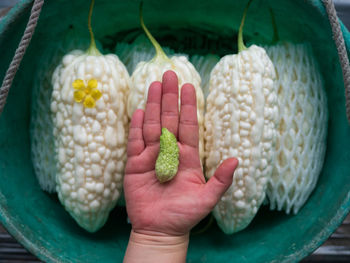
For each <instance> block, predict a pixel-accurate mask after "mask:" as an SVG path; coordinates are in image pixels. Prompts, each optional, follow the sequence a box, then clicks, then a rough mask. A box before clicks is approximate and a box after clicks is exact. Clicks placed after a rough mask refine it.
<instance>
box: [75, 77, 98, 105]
mask: <svg viewBox="0 0 350 263" xmlns="http://www.w3.org/2000/svg"><path fill="white" fill-rule="evenodd" d="M73 88H74V89H75V91H74V100H75V101H76V102H78V103H80V102H83V105H84V106H85V107H86V108H94V107H95V106H96V101H97V100H98V99H99V98H101V96H102V93H101V91H99V90H98V89H97V80H96V79H90V80H89V81H88V84H87V86H85V83H84V81H83V80H82V79H76V80H75V81H74V82H73Z"/></svg>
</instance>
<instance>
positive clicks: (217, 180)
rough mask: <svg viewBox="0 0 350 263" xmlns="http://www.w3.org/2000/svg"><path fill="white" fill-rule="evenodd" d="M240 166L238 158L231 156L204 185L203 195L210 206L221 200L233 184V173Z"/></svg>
mask: <svg viewBox="0 0 350 263" xmlns="http://www.w3.org/2000/svg"><path fill="white" fill-rule="evenodd" d="M237 166H238V160H237V159H236V158H229V159H226V160H225V161H223V162H222V163H221V164H220V166H219V167H218V168H217V169H216V171H215V173H214V175H213V176H212V177H211V178H210V179H209V181H208V182H207V183H206V184H205V186H204V189H203V190H204V193H203V195H202V196H203V197H205V198H206V200H207V201H208V205H209V206H210V207H214V206H215V205H216V203H217V202H219V200H220V198H221V196H222V195H223V194H224V193H225V192H226V191H227V189H228V188H229V187H230V186H231V184H232V179H233V173H234V171H235V170H236V168H237Z"/></svg>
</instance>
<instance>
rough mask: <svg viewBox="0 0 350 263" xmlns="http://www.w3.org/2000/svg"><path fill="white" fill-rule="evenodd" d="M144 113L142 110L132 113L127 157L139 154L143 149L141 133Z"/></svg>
mask: <svg viewBox="0 0 350 263" xmlns="http://www.w3.org/2000/svg"><path fill="white" fill-rule="evenodd" d="M144 115H145V113H144V111H143V110H136V111H135V112H134V114H133V115H132V118H131V123H130V130H129V138H128V147H127V153H128V157H131V156H135V155H139V154H140V153H142V151H143V150H144V149H145V143H144V141H143V135H142V126H143V118H144Z"/></svg>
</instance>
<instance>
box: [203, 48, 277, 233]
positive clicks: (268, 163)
mask: <svg viewBox="0 0 350 263" xmlns="http://www.w3.org/2000/svg"><path fill="white" fill-rule="evenodd" d="M274 79H275V69H274V66H273V64H272V62H271V60H270V59H269V57H268V56H267V54H266V52H265V50H264V49H263V48H261V47H258V46H255V45H252V46H250V47H249V48H248V49H246V50H243V51H241V52H240V53H238V54H237V55H227V56H225V57H223V58H222V59H221V60H220V61H219V63H218V64H217V65H216V66H215V67H214V69H213V70H212V72H211V76H210V91H209V95H208V98H207V112H206V115H205V129H206V130H205V138H206V144H205V150H206V162H205V164H206V176H207V177H208V178H210V177H211V176H213V174H214V172H215V169H216V168H217V166H218V165H219V164H220V163H221V162H222V161H223V160H225V159H227V158H229V157H231V156H236V157H237V159H238V160H239V166H238V168H237V170H236V172H235V175H234V177H233V183H232V185H231V187H230V188H229V189H228V191H227V192H226V193H225V194H224V195H223V197H222V198H221V200H220V201H219V203H218V204H217V205H216V207H215V208H214V216H215V218H216V220H217V222H218V224H219V226H220V228H221V229H222V230H223V231H224V232H225V233H227V234H232V233H234V232H237V231H239V230H242V229H243V228H245V227H246V226H247V225H248V224H249V223H250V222H251V220H252V219H253V218H254V216H255V214H256V213H257V211H258V208H259V207H260V205H261V203H262V202H263V200H264V198H265V190H266V185H267V180H268V178H269V177H270V176H271V173H272V164H273V161H274V155H275V154H274V151H275V140H276V134H277V118H278V105H277V92H276V90H275V86H274V85H273V81H274Z"/></svg>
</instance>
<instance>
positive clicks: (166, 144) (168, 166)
mask: <svg viewBox="0 0 350 263" xmlns="http://www.w3.org/2000/svg"><path fill="white" fill-rule="evenodd" d="M178 166H179V146H178V145H177V140H176V137H175V135H174V134H172V133H171V132H170V131H168V129H167V128H162V135H161V136H160V147H159V154H158V158H157V161H156V175H157V178H158V180H159V182H161V183H164V182H167V181H170V180H171V179H173V178H174V176H175V175H176V173H177V168H178Z"/></svg>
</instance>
